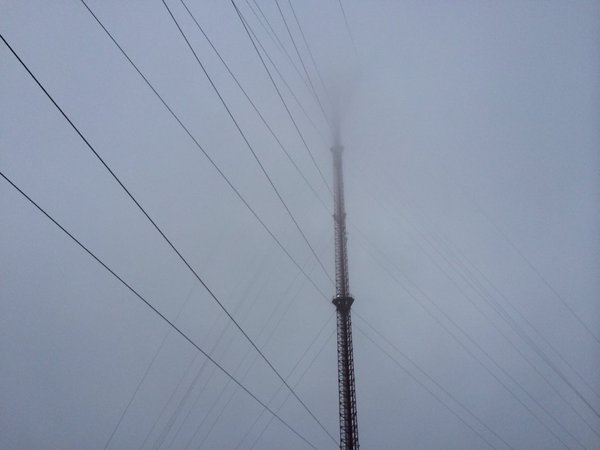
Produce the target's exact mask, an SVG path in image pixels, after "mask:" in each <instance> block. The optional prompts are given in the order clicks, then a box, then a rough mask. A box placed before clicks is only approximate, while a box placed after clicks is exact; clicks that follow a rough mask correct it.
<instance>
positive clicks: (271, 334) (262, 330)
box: [168, 257, 310, 448]
mask: <svg viewBox="0 0 600 450" xmlns="http://www.w3.org/2000/svg"><path fill="white" fill-rule="evenodd" d="M309 261H310V257H309V258H308V259H307V260H306V261H305V262H304V265H306V264H307V263H308V262H309ZM299 276H300V272H298V274H297V275H296V276H295V277H294V279H293V280H292V282H291V283H290V284H289V285H288V287H287V289H286V290H285V292H284V293H283V294H282V298H285V297H286V296H287V294H288V293H289V292H290V290H291V288H292V287H293V285H294V283H295V282H296V280H297V279H298V277H299ZM265 284H266V282H265V283H264V284H263V286H262V288H261V289H260V290H259V292H258V293H257V294H256V295H255V296H254V298H253V300H252V301H251V302H250V305H248V307H247V309H252V308H253V305H254V304H255V303H256V301H257V300H258V298H259V296H260V292H262V289H263V288H264V285H265ZM298 294H299V291H298V292H297V294H296V296H297V295H298ZM296 296H294V297H293V298H292V299H290V301H289V302H288V304H287V308H286V310H285V311H284V313H283V315H285V313H287V311H288V309H289V307H290V306H291V305H292V304H293V300H294V299H295V298H296ZM281 304H282V303H279V304H278V306H277V307H276V308H273V309H272V310H271V314H270V316H269V318H268V319H267V320H266V323H265V325H264V326H263V327H262V329H261V331H260V333H259V335H258V336H257V340H258V339H260V338H261V336H262V334H263V332H264V331H265V329H266V327H267V326H268V324H269V323H270V321H271V319H272V318H273V317H274V315H275V313H276V312H277V309H278V307H279V305H281ZM238 307H241V302H240V303H239V304H238ZM283 315H282V316H281V317H280V319H279V321H278V322H277V325H276V326H275V328H274V329H273V330H272V332H271V333H270V334H269V336H268V337H267V338H266V340H265V343H264V344H263V346H264V345H265V344H266V343H267V342H269V341H270V340H271V338H272V337H273V334H274V332H275V330H276V328H277V326H278V325H279V323H280V322H281V320H282V319H283ZM229 325H230V323H228V326H227V328H228V327H229ZM227 328H226V329H224V330H223V331H222V332H221V335H220V336H219V338H218V340H217V343H216V344H215V345H214V348H216V347H217V345H218V344H219V343H220V342H221V340H222V338H223V337H224V335H225V332H226V331H227ZM226 345H231V340H230V341H229V343H228V344H226ZM246 356H248V355H245V356H244V358H245V357H246ZM255 356H256V355H255ZM254 361H256V359H255V360H254ZM241 364H242V362H240V363H239V364H238V368H236V371H237V370H238V369H239V367H240V366H241ZM200 370H202V369H200ZM195 381H196V380H194V381H193V382H192V384H193V383H195ZM205 387H206V385H204V386H203V388H202V391H201V392H199V393H198V394H197V395H196V399H195V401H194V402H193V403H192V405H191V407H190V408H189V409H188V412H187V414H186V415H185V417H184V418H183V420H182V421H181V422H180V425H179V427H178V429H177V430H176V431H175V433H174V436H173V439H172V440H171V444H170V445H169V447H168V448H171V446H172V445H173V443H174V442H175V439H176V436H177V435H178V434H179V432H180V430H181V429H182V427H183V425H184V424H185V422H186V421H187V420H188V417H189V416H190V414H191V412H192V411H193V410H194V409H195V408H196V405H197V403H198V402H199V401H200V399H201V396H202V393H203V391H204V389H205ZM224 389H225V388H223V390H224ZM223 390H222V391H223ZM190 393H191V390H190V389H188V391H187V392H186V394H184V396H189V395H190ZM219 395H221V394H219ZM180 408H181V402H180V404H179V405H178V406H177V409H180ZM211 410H212V406H211V408H209V411H208V412H207V413H206V414H205V415H204V418H203V419H202V421H201V423H199V424H198V427H197V429H199V428H200V427H201V425H202V423H203V422H204V421H205V420H206V418H207V417H208V415H209V414H210V412H211ZM174 415H175V413H174ZM192 439H193V438H192ZM190 441H191V440H190ZM187 447H189V444H188V445H187V446H186V448H187Z"/></svg>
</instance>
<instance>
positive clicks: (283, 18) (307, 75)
mask: <svg viewBox="0 0 600 450" xmlns="http://www.w3.org/2000/svg"><path fill="white" fill-rule="evenodd" d="M232 1H233V0H232ZM275 5H277V9H278V10H279V14H280V15H281V19H282V20H283V24H284V25H285V29H286V30H287V32H288V35H289V36H290V40H291V41H292V44H293V45H294V50H296V54H297V55H298V59H299V60H300V64H301V65H302V69H303V70H304V73H305V74H306V78H308V82H309V84H310V87H311V89H312V91H313V93H314V94H315V98H316V99H317V103H318V104H319V108H320V109H321V112H322V113H323V117H325V121H326V122H327V124H328V125H329V128H330V129H331V122H330V120H329V117H328V116H327V113H326V112H325V108H323V103H321V99H320V98H319V94H318V92H317V90H316V89H315V85H314V84H313V82H312V79H311V76H310V74H309V73H308V70H307V69H306V64H304V58H302V55H301V54H300V50H299V49H298V45H297V44H296V40H295V39H294V35H293V34H292V30H290V27H289V25H288V23H287V20H286V18H285V15H284V14H283V10H282V9H281V6H280V5H279V0H275Z"/></svg>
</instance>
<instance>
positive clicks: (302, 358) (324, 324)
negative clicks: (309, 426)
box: [185, 302, 335, 449]
mask: <svg viewBox="0 0 600 450" xmlns="http://www.w3.org/2000/svg"><path fill="white" fill-rule="evenodd" d="M291 304H292V302H289V303H288V305H291ZM288 309H289V308H288ZM333 315H334V313H333V312H332V313H331V314H330V315H329V317H328V318H327V320H326V321H325V322H324V323H323V325H322V326H321V328H320V329H319V331H318V332H317V334H316V336H315V337H314V338H313V339H312V341H311V342H310V344H309V345H308V347H306V349H305V350H304V352H303V353H302V355H300V357H299V358H297V359H296V363H295V365H294V366H293V367H292V369H290V371H289V372H288V376H287V378H288V379H289V378H291V376H292V375H293V374H294V372H295V371H296V369H297V368H298V366H299V365H300V364H301V363H302V361H304V358H305V357H306V355H307V354H308V352H309V351H310V349H311V348H312V347H313V345H314V344H315V343H316V342H317V340H318V338H319V337H320V336H321V334H322V333H323V331H324V330H325V329H326V327H327V325H329V323H330V322H331V319H332V318H333ZM279 322H281V320H280V321H279ZM278 326H279V323H277V324H276V325H275V327H274V328H273V332H272V333H271V336H270V337H272V335H273V333H274V331H275V330H276V329H277V327H278ZM334 332H335V329H332V331H331V335H333V333H334ZM327 340H329V339H327ZM256 361H257V359H256V358H254V360H253V361H252V362H251V364H250V366H248V368H247V369H246V371H245V373H244V375H243V376H242V379H244V378H245V377H246V376H247V375H248V374H249V373H250V370H251V369H252V367H253V366H254V364H255V363H256ZM313 362H314V360H313ZM310 366H312V362H311V364H309V367H310ZM240 367H241V365H240ZM228 384H229V383H228ZM282 387H283V386H280V388H279V389H278V390H277V391H276V392H275V393H274V394H273V395H274V396H276V395H277V394H278V393H279V392H281V388H282ZM296 388H297V385H296V384H295V385H294V389H296ZM237 391H238V390H237V388H235V389H234V391H232V392H231V395H230V396H229V399H228V400H227V401H226V403H225V404H224V405H223V407H222V408H221V411H220V412H219V414H218V415H217V416H216V417H215V419H214V420H213V422H212V425H211V426H210V428H209V429H208V431H207V432H206V433H205V435H204V437H203V438H202V441H200V443H199V445H198V448H203V446H204V443H205V442H206V440H207V439H208V437H209V436H210V434H211V433H212V431H213V430H214V428H215V426H216V424H217V423H218V422H219V420H220V418H221V417H222V415H223V413H224V412H225V410H226V409H227V407H228V406H229V405H230V404H231V402H232V400H233V399H234V397H235V395H236V393H237ZM224 392H225V390H223V391H221V393H224ZM271 398H273V396H272V397H271ZM217 401H218V400H217ZM217 401H215V402H214V403H213V405H216V404H217ZM262 412H263V411H261V414H262ZM198 428H200V425H199V426H198ZM191 442H192V440H190V442H189V443H188V445H187V446H186V447H185V448H186V449H188V448H190V446H191Z"/></svg>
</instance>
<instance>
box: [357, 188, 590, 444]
mask: <svg viewBox="0 0 600 450" xmlns="http://www.w3.org/2000/svg"><path fill="white" fill-rule="evenodd" d="M372 198H373V199H374V200H375V202H376V203H380V205H381V206H382V208H384V209H385V205H383V203H382V200H381V199H379V198H378V197H377V196H372ZM396 223H398V224H399V225H400V226H401V224H400V223H399V222H396ZM414 228H415V231H416V232H417V233H419V235H421V236H422V238H423V239H424V240H425V241H426V242H427V243H428V244H429V246H430V247H431V248H432V249H433V250H434V251H435V252H436V253H437V254H438V255H439V256H440V257H441V258H442V259H443V260H444V261H445V262H446V264H447V265H448V267H450V268H452V269H453V270H454V271H455V272H456V273H457V274H458V275H459V276H460V277H461V278H462V279H463V280H464V282H465V283H466V284H468V285H469V286H470V287H471V288H472V289H473V290H474V291H475V292H477V294H478V295H479V296H480V297H481V299H482V300H483V301H484V302H485V303H486V304H487V305H488V306H489V307H490V308H491V309H493V310H494V311H495V312H496V313H497V314H498V316H499V317H500V318H501V319H502V320H504V321H505V322H506V323H507V325H508V326H509V327H510V328H511V329H512V330H513V332H515V334H516V335H517V336H519V337H520V338H521V339H523V341H524V342H525V343H526V344H528V345H529V346H530V347H531V348H532V350H533V352H534V353H535V354H536V355H538V356H539V357H540V359H542V361H544V362H545V363H546V365H548V366H549V367H550V369H551V370H553V371H554V372H555V373H556V375H557V376H558V377H559V378H560V379H561V380H562V381H563V382H565V384H566V385H567V386H568V387H569V388H570V389H571V390H572V391H573V392H574V393H575V395H576V396H577V397H578V398H579V399H580V400H581V401H582V402H583V403H584V404H585V405H586V406H587V407H588V408H590V410H591V411H592V412H593V413H594V414H595V415H596V416H597V417H600V415H599V414H598V410H597V409H596V408H595V407H594V406H593V405H592V404H591V403H590V402H589V400H588V399H586V398H585V396H583V394H582V393H581V392H580V391H579V390H578V389H577V388H576V387H575V386H574V385H573V383H572V382H571V381H570V380H569V379H568V378H567V377H566V375H565V374H564V373H563V372H562V371H561V370H560V369H559V368H558V367H556V365H555V364H554V363H552V361H551V360H550V359H549V358H548V356H547V355H546V354H545V353H544V352H543V351H542V350H541V349H540V348H539V347H538V346H537V345H536V344H535V342H534V341H533V340H532V339H531V338H530V337H529V336H528V335H527V333H525V331H524V330H523V329H522V327H520V326H519V324H518V323H517V322H516V321H515V320H514V318H513V317H512V315H510V313H509V312H508V311H506V309H505V308H504V307H503V306H502V305H501V304H500V303H498V302H497V301H496V300H495V299H494V298H493V296H491V295H490V293H489V292H486V291H485V289H482V287H481V286H477V285H476V284H477V283H476V281H475V280H474V279H473V277H470V278H468V277H467V276H465V275H464V274H463V273H462V272H461V270H460V268H458V264H454V263H453V262H452V261H451V260H449V258H448V257H447V256H446V255H444V254H443V253H442V252H441V251H440V250H439V249H438V248H437V246H436V245H435V244H434V243H432V242H431V240H430V239H429V238H428V237H427V236H426V235H425V234H424V233H423V232H422V231H420V230H419V229H418V227H416V226H415V227H414ZM363 237H364V233H363ZM411 237H412V238H413V241H414V242H415V243H416V244H417V246H418V247H419V248H420V249H421V251H423V253H424V254H425V255H427V257H428V258H429V260H430V261H431V262H432V263H433V264H434V265H435V266H436V267H437V268H438V269H439V270H440V271H442V273H444V275H445V276H446V277H447V278H448V279H449V280H450V282H451V283H453V285H454V286H455V287H456V288H457V289H458V290H459V291H460V292H461V294H462V295H463V296H464V297H465V298H466V299H467V300H468V301H469V303H471V305H472V306H473V307H474V308H475V309H476V310H477V311H478V312H479V313H480V314H482V316H483V317H484V318H486V320H488V322H490V324H491V325H492V326H493V327H494V328H495V329H496V330H497V331H498V333H499V334H500V335H502V337H503V338H504V339H505V340H506V341H507V342H508V343H509V345H510V346H511V347H512V348H513V349H514V350H515V351H516V352H517V353H518V354H519V355H520V356H521V357H522V358H523V359H524V360H525V361H526V362H527V364H529V365H530V366H531V368H532V369H533V370H534V371H535V372H536V373H537V374H538V375H539V376H540V377H541V378H542V379H543V380H544V382H545V383H546V384H548V386H549V387H550V388H551V389H552V390H553V391H554V393H555V394H556V395H557V396H558V397H559V398H560V399H561V400H562V401H563V402H565V404H567V405H568V406H569V407H570V409H571V410H573V412H574V413H575V414H576V415H577V416H578V417H579V418H580V419H581V420H582V421H583V422H584V423H585V424H586V425H587V426H588V428H590V429H591V430H592V431H593V432H594V434H596V435H597V436H598V437H600V435H599V434H598V431H597V430H596V429H595V428H594V427H593V426H592V425H591V424H590V423H589V422H588V421H587V420H586V419H585V418H584V417H583V416H582V415H581V413H580V412H579V411H578V410H577V409H576V408H575V407H574V405H573V404H572V403H571V402H570V401H569V400H568V399H566V398H565V397H564V396H563V394H562V393H561V392H560V391H559V390H558V389H557V388H556V387H555V386H554V385H553V384H552V383H551V382H550V381H549V380H548V379H547V377H546V376H545V375H544V374H543V373H541V372H540V370H539V369H538V368H537V366H535V365H534V364H533V362H532V361H531V360H530V359H529V358H527V357H526V356H525V355H524V354H523V353H522V351H521V350H520V349H519V348H518V347H517V346H516V345H515V344H514V343H513V342H512V341H511V340H510V339H509V338H508V337H507V336H506V335H505V334H504V332H503V331H501V330H500V329H499V328H498V327H497V325H496V324H495V323H494V321H493V320H492V319H491V318H490V317H488V315H487V314H485V313H484V312H483V311H482V310H481V309H480V308H479V307H478V306H477V305H476V304H475V303H474V301H473V299H472V298H471V296H470V295H468V294H467V293H466V291H464V290H463V289H462V288H461V287H460V286H459V285H458V284H457V282H456V280H454V279H453V278H452V276H450V274H449V273H448V272H447V271H446V270H445V269H444V268H443V267H441V265H440V264H439V263H438V262H437V261H436V260H435V259H434V257H433V256H432V255H431V253H429V252H428V251H427V250H426V249H425V248H424V247H423V246H422V245H421V243H420V242H419V240H418V239H417V237H416V236H414V235H413V236H411ZM520 315H521V314H520ZM521 317H522V315H521Z"/></svg>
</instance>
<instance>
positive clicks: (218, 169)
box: [80, 0, 325, 296]
mask: <svg viewBox="0 0 600 450" xmlns="http://www.w3.org/2000/svg"><path fill="white" fill-rule="evenodd" d="M80 2H81V3H82V4H83V5H84V6H85V8H86V9H87V10H88V12H89V13H90V14H91V15H92V17H93V18H94V19H95V21H96V22H97V23H98V25H99V26H100V28H102V30H103V31H104V32H105V33H106V35H107V36H108V37H109V38H110V40H111V41H112V42H113V43H114V44H115V46H116V47H117V48H118V49H119V51H120V52H121V54H122V55H123V56H124V57H125V59H126V60H127V61H128V62H129V64H130V65H131V66H132V67H133V68H134V69H135V71H136V72H137V73H138V75H139V76H140V77H141V78H142V80H143V81H144V83H145V84H146V85H147V86H148V87H149V88H150V90H151V91H152V92H153V93H154V95H155V96H156V98H158V100H160V102H161V103H162V105H163V106H164V107H165V109H166V110H167V111H168V112H169V114H170V115H171V117H173V119H175V121H176V122H177V123H178V124H179V126H180V127H181V128H182V129H183V131H185V133H186V134H187V135H188V137H189V138H190V139H191V140H192V142H193V144H194V145H195V147H196V148H197V149H198V150H200V152H201V153H202V154H203V155H204V156H205V157H206V159H207V160H208V162H209V163H210V164H211V165H212V166H213V168H214V169H215V170H216V171H217V173H218V174H219V176H220V177H221V178H222V179H223V180H224V181H225V183H226V184H227V186H229V188H230V189H231V190H232V191H233V193H234V194H235V195H236V197H237V198H238V199H239V200H240V201H241V202H242V203H243V205H244V206H245V207H246V209H248V211H250V213H252V215H253V216H254V218H255V219H256V220H257V221H258V223H259V224H260V225H261V226H262V227H263V229H264V230H265V231H266V232H267V234H268V235H269V236H270V237H271V238H272V239H273V240H274V241H275V242H276V243H277V245H278V247H279V248H280V249H281V250H282V251H283V252H284V253H285V254H286V255H287V256H288V258H289V259H290V261H291V262H292V263H293V264H294V265H295V266H296V267H297V268H298V269H300V271H302V272H303V274H304V276H305V277H306V278H307V279H308V280H309V281H310V283H311V285H312V286H313V287H314V288H315V290H316V291H317V292H319V293H320V294H321V295H323V296H325V294H324V293H323V291H322V290H321V288H319V286H317V284H316V283H315V282H314V281H313V280H312V278H310V277H309V276H308V275H307V274H306V273H304V271H303V269H302V267H301V266H300V264H299V263H298V261H296V259H295V258H294V257H293V256H292V255H291V254H290V252H289V251H288V250H287V249H286V248H285V247H284V246H283V244H282V243H281V241H280V240H279V239H278V238H277V236H275V234H274V233H273V231H271V229H270V228H269V227H268V226H267V224H266V223H265V222H264V221H263V220H262V219H261V218H260V216H259V215H258V213H257V212H256V211H255V210H254V209H253V208H252V206H250V204H249V203H248V201H247V200H246V199H245V198H244V196H243V195H242V193H241V192H240V191H239V190H238V189H237V188H236V187H235V186H234V185H233V183H232V182H231V181H230V180H229V178H228V177H227V176H226V175H225V173H224V172H223V171H222V170H221V168H220V167H219V166H218V165H217V163H216V162H215V161H214V160H213V159H212V158H211V156H210V155H209V154H208V152H207V151H206V150H205V149H204V147H202V145H200V143H199V142H198V140H197V139H196V138H195V137H194V135H193V134H192V133H191V131H190V130H189V128H188V127H187V126H186V125H185V124H184V123H183V122H182V120H181V119H180V118H179V116H178V115H177V114H176V113H175V112H174V111H173V109H172V108H171V107H170V106H169V104H168V103H167V102H166V101H165V99H164V98H163V97H162V95H160V93H159V92H158V91H157V90H156V89H155V88H154V86H153V85H152V83H150V81H149V80H148V78H147V77H146V76H145V75H144V73H143V72H142V71H141V70H140V69H139V67H138V66H137V65H136V64H135V63H134V62H133V60H132V59H131V58H130V57H129V55H128V54H127V53H126V52H125V50H124V49H123V47H121V45H120V44H119V42H118V41H117V40H116V39H115V38H114V36H113V35H112V34H111V33H110V32H109V31H108V29H107V28H106V27H105V26H104V24H103V23H102V22H101V21H100V19H99V18H98V16H96V14H95V13H94V12H93V11H92V10H91V9H90V7H89V6H88V5H87V3H86V2H85V0H80Z"/></svg>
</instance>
